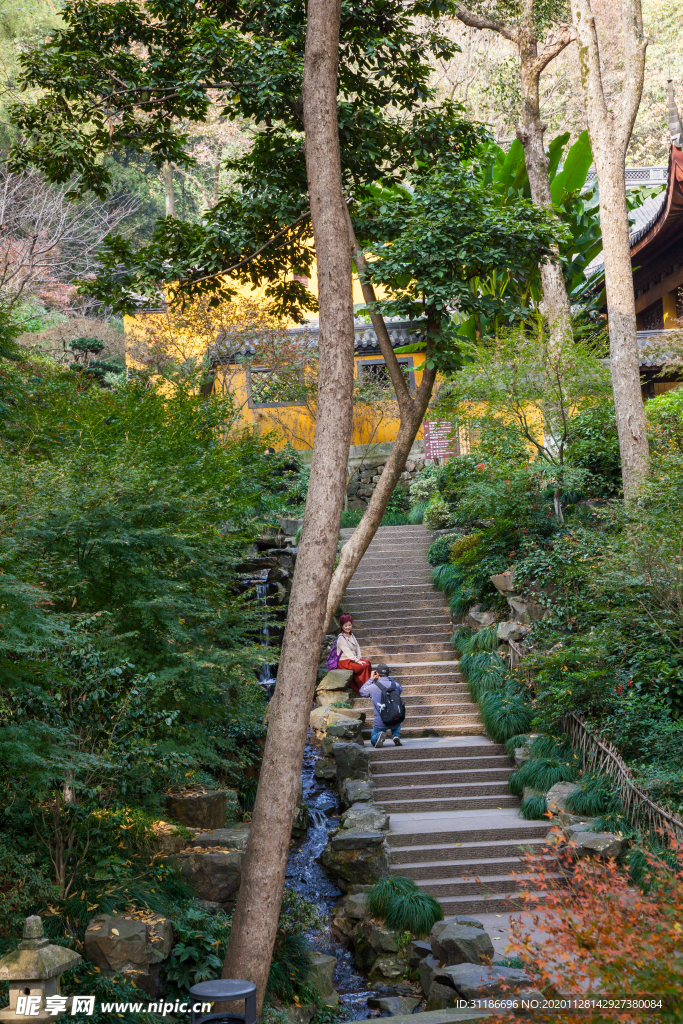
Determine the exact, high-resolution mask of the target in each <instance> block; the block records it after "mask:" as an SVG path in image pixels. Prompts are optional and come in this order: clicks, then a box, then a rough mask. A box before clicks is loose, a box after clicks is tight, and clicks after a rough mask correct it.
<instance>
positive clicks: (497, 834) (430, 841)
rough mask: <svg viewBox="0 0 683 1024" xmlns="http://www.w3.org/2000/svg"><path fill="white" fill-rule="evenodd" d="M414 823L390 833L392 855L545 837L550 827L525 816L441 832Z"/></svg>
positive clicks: (526, 841) (546, 823)
mask: <svg viewBox="0 0 683 1024" xmlns="http://www.w3.org/2000/svg"><path fill="white" fill-rule="evenodd" d="M401 749H403V748H401V747H396V748H395V750H399V751H400V750H401ZM378 753H379V751H378ZM415 825H416V827H415V831H412V830H411V831H410V832H388V833H387V843H388V844H389V846H390V847H391V849H392V857H393V851H394V849H401V850H406V849H409V848H412V849H420V848H422V849H423V850H424V849H427V848H428V849H436V848H437V847H439V846H444V847H447V848H449V849H453V848H455V847H456V846H457V844H458V843H486V844H488V845H490V844H491V843H495V842H498V841H501V840H511V841H514V842H519V843H521V844H525V843H528V842H530V841H531V840H534V839H545V838H546V836H547V835H548V830H549V829H550V822H548V821H545V822H540V821H530V822H527V821H524V819H523V818H520V819H519V823H517V822H515V824H513V825H505V826H503V827H501V828H490V827H483V828H480V827H477V826H474V827H471V828H463V829H453V828H449V829H446V830H445V831H442V832H439V831H438V830H435V831H427V830H425V829H424V827H421V826H420V823H419V822H416V823H415ZM421 856H422V855H421ZM423 859H424V858H423Z"/></svg>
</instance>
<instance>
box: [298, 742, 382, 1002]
mask: <svg viewBox="0 0 683 1024" xmlns="http://www.w3.org/2000/svg"><path fill="white" fill-rule="evenodd" d="M319 756H320V751H319V750H316V748H315V747H313V746H311V744H310V743H307V744H306V750H305V753H304V761H303V767H302V771H301V780H302V783H303V797H304V801H305V802H306V804H307V805H308V811H309V826H308V834H307V836H306V839H305V840H304V841H303V843H302V844H301V845H300V846H297V847H295V848H294V849H293V851H292V852H291V853H290V855H289V860H288V862H287V884H288V885H290V886H291V887H292V888H293V889H296V890H297V891H298V892H300V893H301V894H302V895H303V896H306V898H307V899H309V900H311V902H312V903H316V904H317V905H318V906H319V907H320V909H321V912H322V916H323V917H324V919H325V927H324V928H323V929H321V931H318V932H314V933H312V934H311V936H310V939H311V943H312V945H313V947H314V949H316V950H317V951H318V952H319V953H328V954H329V955H330V956H335V957H336V958H337V966H336V969H335V972H334V987H335V989H336V990H337V992H338V993H339V1002H340V1004H341V1005H342V1006H344V1007H345V1008H346V1010H347V1018H348V1020H365V1019H370V1018H374V1017H379V1016H380V1014H379V1013H378V1012H377V1011H375V1010H370V1009H369V1008H368V1004H367V1000H368V996H372V995H377V992H376V991H375V990H373V989H372V988H370V987H369V985H368V982H367V981H366V979H365V978H363V977H362V975H360V974H359V973H358V971H357V970H356V968H355V967H354V964H353V957H352V955H351V952H350V951H349V950H348V949H347V948H346V947H345V946H343V945H342V943H340V942H337V941H336V940H335V939H334V937H333V936H332V933H331V931H330V923H331V921H332V907H333V906H334V904H335V903H336V902H337V900H338V899H339V898H340V897H341V895H342V894H341V891H340V890H339V889H338V888H337V886H336V885H335V884H334V883H333V882H332V881H330V879H329V878H328V877H327V875H326V874H325V872H324V870H323V869H322V867H321V866H320V864H319V863H318V861H317V858H318V857H319V856H320V854H321V853H322V851H323V849H324V847H325V844H326V843H327V835H328V832H329V831H330V829H333V828H336V827H337V826H338V825H339V805H338V802H337V797H336V793H335V791H334V790H333V789H332V788H331V787H329V786H327V785H325V783H324V782H321V781H319V780H318V779H316V778H315V776H314V774H313V769H314V767H315V762H316V761H317V759H318V757H319Z"/></svg>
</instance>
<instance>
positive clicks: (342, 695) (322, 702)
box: [315, 690, 351, 708]
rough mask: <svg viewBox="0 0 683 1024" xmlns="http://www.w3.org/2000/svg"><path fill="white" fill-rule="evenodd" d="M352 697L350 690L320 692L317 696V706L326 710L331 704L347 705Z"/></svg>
mask: <svg viewBox="0 0 683 1024" xmlns="http://www.w3.org/2000/svg"><path fill="white" fill-rule="evenodd" d="M350 696H351V691H350V690H320V691H319V692H318V693H316V695H315V706H316V707H317V708H326V707H327V706H328V705H329V704H339V703H341V702H344V703H346V702H347V701H348V699H349V697H350Z"/></svg>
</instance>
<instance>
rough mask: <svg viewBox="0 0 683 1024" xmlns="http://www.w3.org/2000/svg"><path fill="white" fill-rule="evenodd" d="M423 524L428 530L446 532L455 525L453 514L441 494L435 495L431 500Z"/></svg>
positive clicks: (423, 517)
mask: <svg viewBox="0 0 683 1024" xmlns="http://www.w3.org/2000/svg"><path fill="white" fill-rule="evenodd" d="M422 522H423V523H424V524H425V526H426V527H427V529H428V530H444V529H446V527H448V526H452V525H453V513H452V511H451V509H450V508H449V506H448V505H447V504H446V502H445V501H444V499H443V498H442V496H441V495H440V494H435V495H434V496H433V497H432V498H431V499H430V501H429V504H428V505H427V507H426V509H425V511H424V514H423V516H422Z"/></svg>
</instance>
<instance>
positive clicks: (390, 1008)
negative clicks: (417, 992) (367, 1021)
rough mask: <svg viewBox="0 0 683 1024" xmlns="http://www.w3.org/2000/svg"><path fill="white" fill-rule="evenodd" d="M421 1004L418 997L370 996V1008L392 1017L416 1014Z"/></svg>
mask: <svg viewBox="0 0 683 1024" xmlns="http://www.w3.org/2000/svg"><path fill="white" fill-rule="evenodd" d="M421 1002H422V1000H421V999H420V998H419V997H418V996H370V998H369V999H368V1006H369V1007H370V1009H371V1010H379V1011H380V1012H381V1013H384V1014H389V1016H390V1017H404V1016H407V1015H408V1014H410V1013H414V1011H415V1008H416V1007H417V1006H419V1005H420V1003H421Z"/></svg>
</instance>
